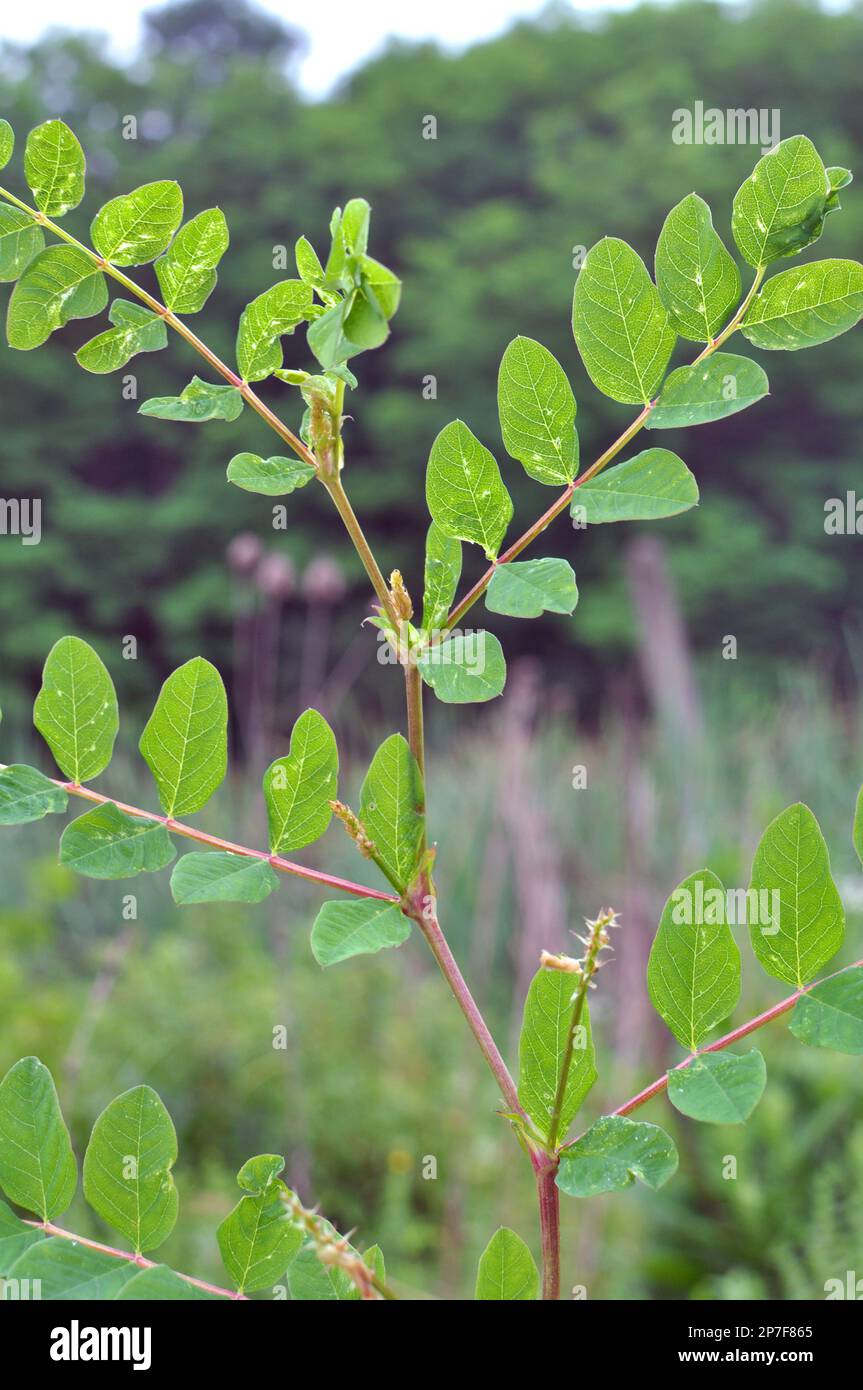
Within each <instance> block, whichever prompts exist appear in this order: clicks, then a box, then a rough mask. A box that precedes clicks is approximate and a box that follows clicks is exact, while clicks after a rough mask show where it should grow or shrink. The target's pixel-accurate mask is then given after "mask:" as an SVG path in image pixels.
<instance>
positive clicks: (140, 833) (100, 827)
mask: <svg viewBox="0 0 863 1390" xmlns="http://www.w3.org/2000/svg"><path fill="white" fill-rule="evenodd" d="M176 854H177V851H176V849H175V848H174V844H173V841H172V840H171V837H170V835H169V834H168V832H167V830H166V829H165V827H164V825H162V824H161V823H160V822H159V821H154V820H143V819H141V818H140V817H139V816H128V815H126V813H125V811H121V810H120V809H119V807H118V806H115V805H114V803H113V801H107V802H105V803H104V805H101V806H94V807H93V810H92V811H86V812H85V814H84V815H83V816H79V817H78V819H77V820H73V821H72V822H71V824H70V825H67V826H66V829H65V830H64V831H63V834H62V837H61V839H60V863H61V864H65V865H67V867H68V868H70V869H74V870H75V871H76V873H79V874H85V875H86V876H87V877H88V878H132V877H133V876H134V875H135V874H140V873H142V872H148V873H152V872H153V871H155V870H158V869H164V868H165V867H166V866H167V865H168V864H170V863H171V861H172V860H173V859H174V858H175V857H176Z"/></svg>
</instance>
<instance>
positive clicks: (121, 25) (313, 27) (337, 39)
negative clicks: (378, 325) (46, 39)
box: [0, 0, 633, 95]
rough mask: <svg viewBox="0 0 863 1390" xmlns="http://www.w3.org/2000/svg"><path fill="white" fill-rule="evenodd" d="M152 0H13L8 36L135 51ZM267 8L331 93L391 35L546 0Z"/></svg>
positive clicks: (411, 34)
mask: <svg viewBox="0 0 863 1390" xmlns="http://www.w3.org/2000/svg"><path fill="white" fill-rule="evenodd" d="M569 3H571V4H572V7H573V8H574V9H580V10H585V9H594V10H595V9H616V10H620V9H628V8H630V7H631V4H632V3H633V0H569ZM152 8H154V5H153V3H152V0H86V4H84V5H82V6H80V7H75V6H71V5H70V4H69V0H30V3H28V4H21V3H19V4H13V3H12V0H6V3H5V4H4V6H3V10H4V13H3V19H2V22H0V35H2V37H3V38H5V39H10V40H12V41H18V42H21V41H24V42H27V41H30V40H33V39H35V38H38V37H39V36H40V35H41V34H43V33H44V32H45V30H46V29H49V28H52V27H54V26H58V25H59V26H61V27H62V26H65V27H71V28H74V29H85V28H86V29H94V30H101V31H102V32H103V33H106V34H108V35H109V37H110V40H111V47H112V49H113V51H114V52H115V53H117V54H121V55H126V54H129V53H131V52H133V51H134V49H135V46H136V42H137V39H138V36H139V33H140V17H141V14H142V13H143V11H144V10H147V9H152ZM261 8H262V9H265V10H268V11H269V12H270V13H271V14H275V15H279V16H280V17H281V18H283V19H285V20H287V21H288V22H289V23H290V24H291V25H293V26H295V27H296V28H298V29H301V30H304V31H305V33H306V35H307V37H308V48H307V52H306V56H305V58H304V59H303V60H302V63H301V65H300V68H299V78H300V82H301V85H302V87H303V88H304V90H305V91H307V92H308V93H310V94H312V95H320V94H322V93H324V92H326V91H327V90H328V89H329V88H330V87H331V86H332V84H333V83H334V82H335V81H336V80H337V79H338V78H339V77H341V76H342V75H343V74H344V73H346V72H349V71H350V70H351V68H353V67H356V66H357V64H358V63H360V62H361V61H362V60H363V59H364V58H367V57H368V56H369V55H370V54H371V53H374V52H375V51H376V50H377V49H379V48H380V46H381V45H382V44H383V42H384V41H385V40H386V39H387V38H388V37H389V36H391V35H395V36H398V37H400V38H406V39H428V38H434V39H437V40H438V41H439V42H441V43H443V44H446V45H451V46H453V47H462V46H464V45H466V44H470V43H472V42H474V41H475V40H477V39H482V38H488V37H489V36H491V35H492V34H496V33H499V32H500V31H501V30H502V29H505V28H507V27H508V26H509V24H510V23H511V22H512V21H513V20H514V19H517V18H519V17H521V16H528V15H535V14H538V13H539V12H540V11H541V10H542V9H544V8H545V0H342V3H340V4H336V5H333V4H332V3H330V4H322V3H319V4H315V3H309V0H306V3H305V4H302V5H301V4H298V3H295V0H261Z"/></svg>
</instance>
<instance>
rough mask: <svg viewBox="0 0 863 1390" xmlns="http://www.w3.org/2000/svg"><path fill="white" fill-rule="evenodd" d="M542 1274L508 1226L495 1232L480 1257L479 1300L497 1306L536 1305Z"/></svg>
mask: <svg viewBox="0 0 863 1390" xmlns="http://www.w3.org/2000/svg"><path fill="white" fill-rule="evenodd" d="M538 1293H539V1272H538V1270H537V1268H536V1263H535V1261H534V1258H533V1255H531V1253H530V1251H529V1250H528V1248H527V1246H526V1245H525V1243H524V1241H523V1240H522V1238H521V1236H517V1235H516V1233H515V1231H511V1230H510V1229H509V1228H508V1227H507V1226H500V1227H499V1228H498V1230H496V1231H495V1233H494V1235H493V1236H492V1238H491V1240H490V1241H489V1243H488V1245H487V1246H486V1247H485V1250H483V1252H482V1254H481V1255H480V1257H479V1266H478V1268H477V1272H476V1297H477V1298H478V1299H493V1300H495V1301H497V1302H508V1303H511V1302H514V1301H517V1300H522V1301H534V1300H535V1299H536V1296H537V1294H538Z"/></svg>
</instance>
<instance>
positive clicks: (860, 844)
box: [851, 786, 863, 864]
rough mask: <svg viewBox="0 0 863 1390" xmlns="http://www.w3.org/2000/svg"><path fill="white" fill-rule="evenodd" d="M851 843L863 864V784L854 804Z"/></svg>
mask: <svg viewBox="0 0 863 1390" xmlns="http://www.w3.org/2000/svg"><path fill="white" fill-rule="evenodd" d="M851 843H852V844H853V846H854V849H855V850H856V853H857V858H858V859H859V860H860V862H861V864H863V786H861V788H860V790H859V792H858V793H857V801H856V803H855V806H854V824H853V826H852V828H851Z"/></svg>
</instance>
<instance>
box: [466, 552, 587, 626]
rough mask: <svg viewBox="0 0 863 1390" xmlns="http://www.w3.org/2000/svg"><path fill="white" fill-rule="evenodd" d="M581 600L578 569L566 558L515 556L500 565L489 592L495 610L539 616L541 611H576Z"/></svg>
mask: <svg viewBox="0 0 863 1390" xmlns="http://www.w3.org/2000/svg"><path fill="white" fill-rule="evenodd" d="M577 603H578V587H577V585H576V582H575V572H574V570H573V568H572V565H570V564H569V563H568V561H566V560H555V559H550V558H549V559H544V560H511V561H510V562H509V563H508V564H506V565H498V566H497V569H496V570H495V572H494V574H493V575H492V577H491V583H490V584H489V586H488V588H487V590H486V594H485V606H486V608H488V610H489V611H490V612H491V613H504V614H507V615H508V616H509V617H511V618H538V617H539V616H540V614H541V613H572V612H573V610H574V608H575V605H576V604H577Z"/></svg>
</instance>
